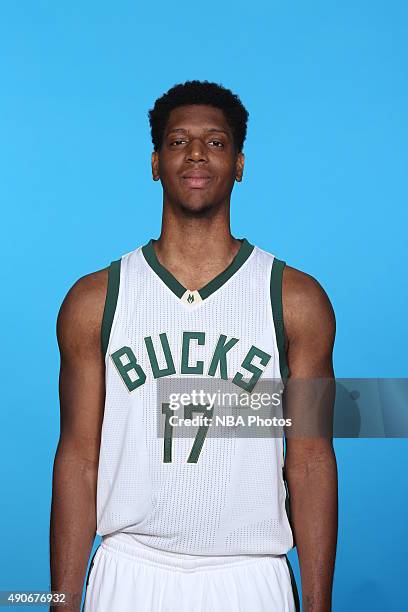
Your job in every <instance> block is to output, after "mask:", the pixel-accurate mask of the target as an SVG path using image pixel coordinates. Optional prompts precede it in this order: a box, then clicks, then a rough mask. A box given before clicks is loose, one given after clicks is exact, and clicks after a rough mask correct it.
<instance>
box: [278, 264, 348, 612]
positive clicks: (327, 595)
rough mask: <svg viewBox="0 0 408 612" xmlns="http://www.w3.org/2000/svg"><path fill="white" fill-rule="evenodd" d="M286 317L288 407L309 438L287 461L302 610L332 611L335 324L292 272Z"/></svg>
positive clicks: (317, 294)
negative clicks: (333, 353) (331, 427)
mask: <svg viewBox="0 0 408 612" xmlns="http://www.w3.org/2000/svg"><path fill="white" fill-rule="evenodd" d="M283 310H284V319H285V329H286V332H287V357H288V365H289V369H290V378H289V381H288V387H287V397H286V405H287V410H288V413H290V414H291V416H292V419H293V423H294V424H297V425H298V426H299V429H298V432H297V433H296V434H294V435H296V436H297V435H298V433H299V432H300V433H302V434H303V435H302V436H299V437H290V435H289V437H288V436H287V439H286V459H285V474H286V480H287V483H288V488H289V500H290V515H291V522H292V528H293V532H294V539H295V544H296V547H297V552H298V557H299V564H300V571H301V579H302V605H303V611H304V612H330V611H331V597H332V584H333V575H334V565H335V556H336V544H337V521H338V501H337V465H336V458H335V455H334V450H333V444H332V437H331V434H332V431H331V430H330V427H329V431H330V433H329V435H327V429H326V430H325V432H324V435H320V434H321V433H322V432H323V431H324V428H322V426H321V423H322V422H323V420H324V423H325V424H326V425H327V424H329V426H331V424H332V417H333V404H334V396H335V392H334V372H333V365H332V350H333V344H334V336H335V318H334V313H333V309H332V307H331V304H330V301H329V299H328V297H327V295H326V293H325V292H324V290H323V289H322V287H321V286H320V285H319V283H318V282H317V281H316V280H315V279H313V278H312V277H311V276H309V275H307V274H303V273H302V272H299V271H298V270H295V269H294V268H290V267H286V268H285V271H284V277H283ZM300 381H301V382H300ZM323 389H324V392H325V393H324V396H323V395H322V392H323ZM306 425H307V426H308V427H306ZM309 427H310V429H309ZM295 431H296V428H295Z"/></svg>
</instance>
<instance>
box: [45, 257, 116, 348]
mask: <svg viewBox="0 0 408 612" xmlns="http://www.w3.org/2000/svg"><path fill="white" fill-rule="evenodd" d="M108 270H109V268H104V269H102V270H98V271H96V272H92V273H91V274H87V275H85V276H83V277H82V278H80V279H79V280H77V281H76V283H75V284H74V285H73V286H72V287H71V288H70V290H69V291H68V293H67V295H66V296H65V298H64V301H63V302H62V305H61V308H60V311H59V313H58V320H57V336H58V343H59V346H60V350H61V351H63V352H77V351H78V350H80V349H81V348H84V347H86V346H89V345H93V346H95V344H97V345H98V346H99V342H100V330H101V325H102V317H103V311H104V307H105V300H106V292H107V286H108Z"/></svg>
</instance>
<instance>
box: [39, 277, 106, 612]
mask: <svg viewBox="0 0 408 612" xmlns="http://www.w3.org/2000/svg"><path fill="white" fill-rule="evenodd" d="M107 281H108V273H107V269H105V270H100V271H99V272H95V273H94V274H89V275H87V276H84V277H83V278H81V279H80V280H79V281H78V282H77V283H76V284H75V285H74V286H73V287H72V288H71V289H70V291H69V292H68V294H67V296H66V297H65V300H64V302H63V304H62V306H61V309H60V312H59V315H58V322H57V336H58V344H59V349H60V355H61V367H60V380H59V390H60V438H59V442H58V447H57V451H56V455H55V461H54V470H53V484H52V505H51V521H50V570H51V590H52V591H58V592H60V593H61V592H62V593H66V595H67V600H68V601H69V602H70V605H69V607H67V608H64V609H65V610H67V612H78V611H79V609H80V605H81V597H82V590H83V584H84V578H85V572H86V567H87V563H88V559H89V555H90V552H91V549H92V544H93V541H94V538H95V534H96V483H97V471H98V460H99V448H100V435H101V426H102V419H103V408H104V399H105V367H104V357H103V355H102V348H101V323H102V316H103V309H104V304H105V298H106V289H107ZM59 609H60V608H53V607H52V608H51V610H55V611H56V610H59Z"/></svg>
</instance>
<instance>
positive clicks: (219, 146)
mask: <svg viewBox="0 0 408 612" xmlns="http://www.w3.org/2000/svg"><path fill="white" fill-rule="evenodd" d="M212 142H214V143H215V144H216V148H217V149H220V148H221V147H223V146H224V144H223V143H222V142H221V141H220V140H211V141H210V144H211V143H212Z"/></svg>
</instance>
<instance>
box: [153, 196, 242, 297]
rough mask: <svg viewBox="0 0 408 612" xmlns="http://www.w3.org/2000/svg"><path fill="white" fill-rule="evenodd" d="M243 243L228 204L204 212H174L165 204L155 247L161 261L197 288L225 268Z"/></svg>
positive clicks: (179, 277) (178, 276) (187, 285)
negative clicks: (232, 225)
mask: <svg viewBox="0 0 408 612" xmlns="http://www.w3.org/2000/svg"><path fill="white" fill-rule="evenodd" d="M240 246H241V243H240V242H239V241H238V240H237V239H235V238H234V237H233V236H232V234H231V230H230V217H229V206H228V207H222V208H220V209H218V210H215V211H211V214H207V215H203V216H195V215H192V214H188V215H184V214H183V215H180V214H179V213H178V214H175V213H174V211H173V210H172V209H171V208H170V207H166V206H165V207H164V208H163V218H162V228H161V233H160V237H159V239H158V240H157V241H156V242H155V245H154V248H155V251H156V255H157V257H158V259H159V261H160V263H161V264H162V265H163V266H164V267H165V268H167V269H168V270H169V271H170V272H171V273H172V274H173V275H174V276H175V277H176V278H177V280H179V282H180V283H181V284H183V285H184V286H185V287H188V288H189V289H191V290H194V289H200V288H201V287H202V286H204V285H205V284H206V283H207V282H209V281H210V280H212V278H214V277H215V276H217V274H220V273H221V272H223V270H225V268H227V267H228V265H229V264H230V263H231V261H232V260H233V259H234V257H235V255H236V254H237V252H238V250H239V248H240Z"/></svg>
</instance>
